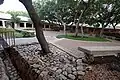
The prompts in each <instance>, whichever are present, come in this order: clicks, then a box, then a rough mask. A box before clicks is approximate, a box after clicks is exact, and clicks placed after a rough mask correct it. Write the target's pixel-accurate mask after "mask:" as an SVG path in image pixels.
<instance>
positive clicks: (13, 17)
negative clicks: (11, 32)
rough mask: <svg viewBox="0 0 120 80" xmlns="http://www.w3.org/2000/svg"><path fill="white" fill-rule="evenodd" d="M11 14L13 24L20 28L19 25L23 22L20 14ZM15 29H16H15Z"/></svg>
mask: <svg viewBox="0 0 120 80" xmlns="http://www.w3.org/2000/svg"><path fill="white" fill-rule="evenodd" d="M10 14H11V16H12V17H11V22H14V23H15V27H17V26H18V24H19V23H20V22H21V19H20V18H19V17H18V14H15V13H10ZM13 28H14V27H13Z"/></svg>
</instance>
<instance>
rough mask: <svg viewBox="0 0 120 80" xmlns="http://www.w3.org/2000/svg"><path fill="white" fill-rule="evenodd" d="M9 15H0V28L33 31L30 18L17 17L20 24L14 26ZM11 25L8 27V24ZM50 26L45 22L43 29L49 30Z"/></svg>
mask: <svg viewBox="0 0 120 80" xmlns="http://www.w3.org/2000/svg"><path fill="white" fill-rule="evenodd" d="M11 17H12V16H11V15H10V14H6V13H0V28H14V29H17V30H34V26H33V23H32V22H31V21H30V18H28V17H24V16H18V18H20V19H21V22H20V23H19V24H16V23H14V22H11ZM9 22H10V23H11V25H8V23H9ZM51 26H53V25H51V24H48V23H47V22H45V23H44V25H43V29H44V30H51Z"/></svg>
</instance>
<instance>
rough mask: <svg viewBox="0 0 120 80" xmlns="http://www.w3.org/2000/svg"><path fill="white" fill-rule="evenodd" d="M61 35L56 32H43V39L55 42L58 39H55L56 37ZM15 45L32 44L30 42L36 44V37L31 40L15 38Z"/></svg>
mask: <svg viewBox="0 0 120 80" xmlns="http://www.w3.org/2000/svg"><path fill="white" fill-rule="evenodd" d="M59 34H62V33H61V32H56V31H44V35H45V38H46V40H47V41H48V42H56V41H59V40H60V39H57V38H56V36H57V35H59ZM15 42H16V45H18V44H26V43H32V42H38V41H37V38H36V37H31V38H16V39H15Z"/></svg>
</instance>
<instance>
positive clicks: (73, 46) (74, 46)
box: [55, 39, 120, 58]
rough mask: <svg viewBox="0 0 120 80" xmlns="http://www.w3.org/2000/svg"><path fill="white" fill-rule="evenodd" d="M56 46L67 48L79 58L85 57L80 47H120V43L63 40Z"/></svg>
mask: <svg viewBox="0 0 120 80" xmlns="http://www.w3.org/2000/svg"><path fill="white" fill-rule="evenodd" d="M55 44H57V45H59V46H62V47H63V48H66V49H68V50H70V51H71V52H72V53H73V54H74V55H75V56H78V57H79V58H81V57H83V56H84V54H83V52H81V51H79V50H78V47H80V46H96V47H97V46H120V42H119V41H112V42H93V41H78V40H70V39H62V40H59V41H57V42H55Z"/></svg>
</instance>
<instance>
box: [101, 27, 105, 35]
mask: <svg viewBox="0 0 120 80" xmlns="http://www.w3.org/2000/svg"><path fill="white" fill-rule="evenodd" d="M103 32H104V27H102V29H101V31H100V37H102V35H103Z"/></svg>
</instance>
